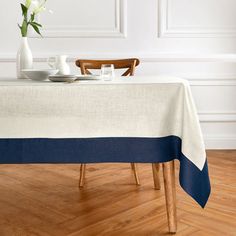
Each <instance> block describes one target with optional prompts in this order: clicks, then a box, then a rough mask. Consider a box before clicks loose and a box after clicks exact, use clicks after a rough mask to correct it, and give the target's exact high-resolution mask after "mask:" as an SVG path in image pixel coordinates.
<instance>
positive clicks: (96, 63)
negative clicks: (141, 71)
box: [75, 58, 140, 76]
mask: <svg viewBox="0 0 236 236" xmlns="http://www.w3.org/2000/svg"><path fill="white" fill-rule="evenodd" d="M139 63H140V62H139V59H137V58H130V59H120V60H77V61H76V62H75V64H76V65H77V66H78V67H80V70H81V74H82V75H88V74H91V72H90V71H89V69H99V70H100V69H101V66H102V65H103V64H113V65H114V68H115V69H127V70H126V71H125V72H124V73H123V74H122V76H133V75H134V71H135V67H136V66H138V65H139Z"/></svg>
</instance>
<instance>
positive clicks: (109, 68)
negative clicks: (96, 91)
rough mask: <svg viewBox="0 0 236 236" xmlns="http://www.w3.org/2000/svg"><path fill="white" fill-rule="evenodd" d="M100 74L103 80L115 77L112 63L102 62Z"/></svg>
mask: <svg viewBox="0 0 236 236" xmlns="http://www.w3.org/2000/svg"><path fill="white" fill-rule="evenodd" d="M101 76H102V78H103V80H106V81H107V80H112V79H113V78H114V77H115V69H114V65H113V64H103V65H102V67H101Z"/></svg>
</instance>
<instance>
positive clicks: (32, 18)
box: [30, 13, 35, 22]
mask: <svg viewBox="0 0 236 236" xmlns="http://www.w3.org/2000/svg"><path fill="white" fill-rule="evenodd" d="M34 18H35V14H34V13H32V14H31V16H30V21H32V22H33V21H34Z"/></svg>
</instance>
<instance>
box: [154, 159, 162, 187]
mask: <svg viewBox="0 0 236 236" xmlns="http://www.w3.org/2000/svg"><path fill="white" fill-rule="evenodd" d="M152 173H153V180H154V188H155V189H157V190H159V189H161V183H160V164H159V163H152Z"/></svg>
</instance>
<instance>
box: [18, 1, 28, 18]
mask: <svg viewBox="0 0 236 236" xmlns="http://www.w3.org/2000/svg"><path fill="white" fill-rule="evenodd" d="M20 5H21V10H22V15H23V16H24V17H25V18H27V13H28V8H27V7H26V6H25V5H24V4H22V3H21V4H20Z"/></svg>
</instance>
